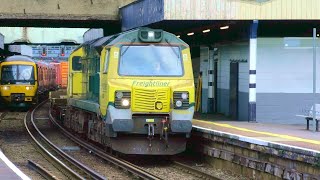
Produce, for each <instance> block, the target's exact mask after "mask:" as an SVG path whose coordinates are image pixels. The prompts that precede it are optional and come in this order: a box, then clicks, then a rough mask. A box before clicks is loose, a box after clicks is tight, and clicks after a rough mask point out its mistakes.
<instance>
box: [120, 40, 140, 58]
mask: <svg viewBox="0 0 320 180" xmlns="http://www.w3.org/2000/svg"><path fill="white" fill-rule="evenodd" d="M134 42H136V38H133V39H132V40H131V42H130V44H129V45H128V46H127V48H126V49H125V50H124V51H123V52H122V53H121V54H120V57H121V56H123V55H124V53H126V52H127V50H128V49H129V47H130V46H131V45H132V44H133V43H134Z"/></svg>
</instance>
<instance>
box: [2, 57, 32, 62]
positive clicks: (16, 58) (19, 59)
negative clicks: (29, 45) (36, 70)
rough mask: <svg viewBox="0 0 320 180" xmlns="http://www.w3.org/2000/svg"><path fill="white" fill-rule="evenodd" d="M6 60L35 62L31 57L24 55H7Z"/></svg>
mask: <svg viewBox="0 0 320 180" xmlns="http://www.w3.org/2000/svg"><path fill="white" fill-rule="evenodd" d="M4 61H7V62H8V61H25V62H35V61H34V60H33V59H32V58H31V57H29V56H24V55H14V56H9V57H7V58H6V59H5V60H4Z"/></svg>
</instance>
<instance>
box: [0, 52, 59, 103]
mask: <svg viewBox="0 0 320 180" xmlns="http://www.w3.org/2000/svg"><path fill="white" fill-rule="evenodd" d="M0 77H1V79H0V82H1V83H0V96H1V101H2V102H3V103H4V104H5V105H6V106H12V107H29V106H30V105H32V104H37V102H38V99H39V97H40V96H42V95H46V93H48V91H49V90H54V89H56V88H57V85H56V71H55V67H54V66H53V65H50V64H48V63H45V62H41V61H34V60H33V59H32V58H31V57H28V56H22V55H15V56H10V57H7V58H6V59H5V60H4V61H3V62H1V63H0Z"/></svg>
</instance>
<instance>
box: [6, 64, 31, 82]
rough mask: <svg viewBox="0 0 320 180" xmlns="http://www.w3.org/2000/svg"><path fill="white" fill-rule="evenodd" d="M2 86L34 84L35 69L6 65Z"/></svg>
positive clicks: (28, 66) (25, 66) (26, 66)
mask: <svg viewBox="0 0 320 180" xmlns="http://www.w3.org/2000/svg"><path fill="white" fill-rule="evenodd" d="M1 71H2V74H1V79H2V81H1V82H2V84H34V82H35V78H34V68H33V66H30V65H5V66H3V67H2V70H1Z"/></svg>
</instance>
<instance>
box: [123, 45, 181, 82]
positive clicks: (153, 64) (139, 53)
mask: <svg viewBox="0 0 320 180" xmlns="http://www.w3.org/2000/svg"><path fill="white" fill-rule="evenodd" d="M120 54H121V57H120V62H119V75H121V76H182V75H183V66H182V61H181V56H180V49H179V47H177V46H154V45H148V46H122V48H121V53H120Z"/></svg>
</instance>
